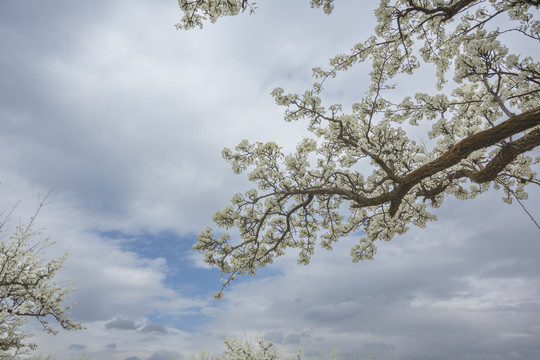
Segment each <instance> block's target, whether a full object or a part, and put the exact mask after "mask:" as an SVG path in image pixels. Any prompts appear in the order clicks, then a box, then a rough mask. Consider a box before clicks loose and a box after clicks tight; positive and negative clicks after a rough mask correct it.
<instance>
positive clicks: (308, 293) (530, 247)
mask: <svg viewBox="0 0 540 360" xmlns="http://www.w3.org/2000/svg"><path fill="white" fill-rule="evenodd" d="M367 3H368V2H361V1H345V2H343V1H337V2H336V10H335V12H334V14H333V15H331V16H326V15H324V14H323V13H322V11H321V10H316V9H310V7H309V1H307V0H303V1H294V2H293V1H287V0H272V1H261V3H260V4H259V6H260V7H259V9H258V10H257V13H256V15H254V16H247V15H243V16H239V17H236V18H230V19H222V20H220V21H219V22H218V23H216V24H213V25H209V26H207V27H206V28H205V29H204V30H202V31H198V30H194V31H189V32H183V31H176V30H175V28H174V24H176V23H177V22H178V21H179V18H180V16H181V14H180V10H179V9H178V6H177V4H176V1H175V0H169V1H165V0H154V1H143V0H130V1H128V0H118V1H114V2H112V1H106V0H96V1H92V2H89V1H77V2H75V1H70V0H51V1H47V2H43V1H29V0H18V1H3V2H0V49H1V50H0V76H1V79H2V81H0V124H1V129H2V130H1V132H0V144H1V147H0V149H1V150H2V155H1V156H0V197H1V199H2V204H1V208H11V207H12V206H13V205H14V204H16V203H17V202H18V201H19V200H20V201H21V202H20V204H19V206H18V207H17V210H16V214H15V216H14V219H15V220H18V219H19V218H20V219H26V218H28V217H29V216H30V215H31V214H32V213H33V211H34V210H35V208H36V206H37V201H38V194H40V195H41V197H43V196H44V195H45V194H47V193H48V192H49V191H50V190H51V189H53V188H54V191H53V193H52V194H51V196H50V200H52V203H51V204H49V205H48V206H46V207H45V208H44V209H43V211H42V212H41V213H40V215H39V218H38V224H37V225H38V227H46V232H47V234H48V235H50V236H51V237H52V238H53V239H55V240H56V241H57V244H56V245H55V246H54V248H51V249H50V255H59V254H63V253H65V252H67V253H69V258H68V260H67V261H66V269H65V271H64V272H63V273H62V277H63V278H71V279H73V280H74V281H75V282H76V287H77V289H78V290H77V292H75V293H73V294H72V296H71V298H70V300H71V301H72V302H77V303H78V306H77V307H76V308H75V309H74V311H73V313H72V314H73V316H74V317H75V318H76V319H77V320H79V321H84V323H85V326H86V330H83V331H78V332H65V331H61V332H60V333H59V334H58V335H57V336H52V335H47V334H44V333H42V332H41V330H40V328H39V326H38V325H37V324H32V325H31V329H32V330H33V331H35V332H36V336H35V337H34V340H35V341H36V342H37V343H38V344H39V347H40V352H42V353H45V354H54V355H55V357H56V359H57V360H67V359H71V358H72V357H73V356H74V355H75V354H78V353H79V352H81V351H84V352H86V353H87V354H88V355H89V356H90V357H91V358H92V359H95V360H100V359H103V360H127V359H129V360H150V359H151V360H157V359H169V358H170V357H173V358H181V357H182V356H187V355H189V354H192V353H196V352H199V351H200V350H202V349H203V348H205V349H207V350H209V351H212V352H213V351H215V352H218V351H221V350H222V349H223V345H222V344H223V338H224V337H225V336H230V335H233V336H239V337H243V336H244V335H245V336H247V337H248V338H254V337H256V336H258V335H263V336H265V337H266V338H267V339H270V340H275V341H277V342H278V343H280V344H284V345H283V349H282V350H283V351H284V352H290V353H295V352H296V351H297V350H298V347H299V346H302V348H303V349H304V351H305V352H306V353H307V354H315V355H318V354H319V352H321V351H322V352H325V353H328V352H329V351H330V349H331V348H336V349H337V350H338V351H339V352H340V354H341V356H342V358H343V359H350V358H351V354H354V355H355V356H357V358H358V357H366V358H367V356H368V355H369V354H370V353H372V352H376V353H377V354H378V356H379V358H382V359H386V358H389V359H392V360H413V359H415V360H422V359H426V360H427V359H443V360H457V359H464V360H465V359H467V360H473V359H478V360H480V359H482V360H485V359H492V360H498V359H516V360H517V359H534V358H539V357H540V345H539V344H540V342H539V341H538V339H540V327H539V326H538V324H540V275H539V274H540V265H539V264H540V263H539V262H538V260H537V256H538V254H539V253H540V232H539V231H538V229H537V228H536V227H535V225H534V224H533V223H532V221H531V220H530V219H529V217H528V215H527V214H526V213H525V212H524V211H523V209H522V208H521V207H520V206H519V204H514V205H511V206H509V205H506V204H504V203H503V202H502V201H501V197H502V194H501V193H498V192H492V193H488V194H484V195H483V196H480V197H479V198H478V199H475V200H472V201H466V202H462V201H458V200H454V199H448V200H447V202H446V203H445V204H444V206H443V207H442V208H441V209H439V210H438V211H437V212H436V214H437V215H438V217H439V220H438V221H437V222H432V223H430V224H428V226H427V227H426V229H416V228H413V229H411V231H410V232H409V233H407V234H406V235H404V236H401V237H398V238H396V239H394V240H392V241H391V242H389V243H383V244H379V246H378V248H379V250H378V253H377V256H376V259H375V260H374V261H370V262H362V263H358V264H353V263H352V262H351V258H350V255H349V251H350V248H351V247H352V245H353V244H354V243H355V241H357V240H356V239H355V238H352V237H351V238H349V239H343V240H342V241H341V242H340V243H339V244H338V245H337V246H336V247H335V249H334V251H332V252H327V251H325V250H322V249H317V250H316V254H315V256H314V258H313V260H312V262H311V264H310V265H309V266H299V265H297V264H296V257H295V255H296V254H294V253H290V254H287V255H286V256H284V257H283V258H281V259H279V260H277V261H276V262H275V263H274V264H273V265H272V266H271V267H269V268H268V269H265V270H264V271H261V273H260V274H259V276H257V277H255V278H251V279H242V280H240V281H238V282H237V283H236V284H234V285H232V286H230V288H229V289H227V291H226V293H225V298H224V299H223V300H222V301H220V302H216V301H215V300H214V299H213V297H212V294H213V293H214V292H216V291H217V290H219V285H220V283H219V273H218V272H217V271H216V270H215V269H214V270H209V269H208V268H207V267H206V266H204V265H202V262H201V258H200V257H198V256H195V255H194V254H193V252H192V251H191V246H192V245H193V243H194V242H195V240H196V234H197V232H199V231H201V230H202V229H204V228H205V227H206V226H211V225H212V223H211V217H212V214H213V212H215V211H216V210H219V209H221V208H222V207H224V206H225V205H226V204H227V202H228V200H229V199H230V197H231V196H232V195H233V194H234V193H236V192H240V191H244V190H246V189H248V188H249V187H250V184H249V183H248V181H247V180H246V179H245V177H243V176H238V175H235V174H233V173H232V171H231V170H230V169H229V167H228V166H227V164H226V163H225V162H224V161H223V160H222V158H221V150H222V148H223V147H234V146H235V145H236V144H237V143H238V142H240V141H241V140H242V139H244V138H248V139H251V140H254V141H255V140H258V141H268V140H272V141H276V142H278V143H280V145H283V146H284V147H285V150H290V149H292V148H293V147H294V146H295V145H296V143H297V142H298V141H299V140H300V139H301V138H302V136H304V135H305V134H306V131H305V124H303V123H292V124H291V123H285V122H283V120H282V111H283V109H281V108H279V107H277V106H276V105H275V104H274V102H273V99H272V98H271V96H270V95H269V94H270V92H271V90H272V89H273V88H274V87H276V86H281V87H283V88H285V89H286V90H288V91H303V90H305V89H307V88H309V87H310V84H311V82H312V78H311V68H313V67H315V66H321V65H325V64H326V63H327V59H328V58H330V57H332V56H333V55H335V54H336V53H339V52H344V51H347V49H349V48H350V47H351V46H352V45H353V44H354V43H355V42H358V41H360V40H362V39H364V38H365V37H367V36H368V35H369V34H370V32H371V31H372V28H373V25H374V16H373V14H372V12H371V9H367V7H368V6H367ZM374 5H375V2H373V4H370V5H369V6H374ZM362 70H365V68H362V67H359V68H358V69H356V70H355V71H352V72H351V75H350V76H344V77H338V78H337V79H336V80H335V81H334V82H333V83H331V84H329V86H328V88H327V92H326V94H327V97H328V99H329V102H341V103H344V104H350V103H351V102H352V101H354V100H355V99H357V98H358V97H359V96H361V94H362V92H363V91H364V90H365V81H366V75H365V72H364V73H363V72H362ZM420 84H422V83H421V82H415V84H414V85H415V86H420ZM411 86H412V84H411ZM536 155H538V151H536ZM529 195H530V200H529V201H527V202H525V205H526V206H527V209H528V211H529V212H530V213H531V214H532V215H534V216H535V217H536V218H537V219H538V218H540V201H538V199H539V198H540V191H539V190H538V189H531V191H530V192H529Z"/></svg>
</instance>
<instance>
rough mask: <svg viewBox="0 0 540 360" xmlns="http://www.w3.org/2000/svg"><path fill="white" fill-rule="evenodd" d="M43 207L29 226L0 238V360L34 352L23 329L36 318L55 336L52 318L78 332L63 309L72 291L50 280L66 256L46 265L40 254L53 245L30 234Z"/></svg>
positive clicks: (1, 227)
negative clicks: (51, 322)
mask: <svg viewBox="0 0 540 360" xmlns="http://www.w3.org/2000/svg"><path fill="white" fill-rule="evenodd" d="M42 206H43V202H40V206H39V208H38V211H37V212H36V213H35V214H34V216H32V217H31V218H30V221H29V224H28V225H22V224H20V225H18V226H17V227H16V229H15V232H14V233H13V234H12V235H10V236H9V237H7V236H2V237H0V359H13V358H15V357H17V356H18V355H20V354H24V353H26V352H28V351H30V350H32V349H35V347H36V345H35V344H26V343H25V340H26V339H27V338H28V337H29V336H31V334H30V333H28V332H27V331H25V330H24V329H23V327H24V326H25V324H26V323H27V322H28V319H30V318H35V319H37V320H38V321H39V322H40V323H41V324H42V325H43V328H44V330H45V331H47V332H49V333H52V334H56V333H57V331H56V330H55V329H54V328H53V327H52V326H50V325H49V320H50V319H54V320H55V321H56V322H58V324H60V326H61V327H62V328H64V329H66V330H73V329H81V325H80V324H79V323H75V322H74V321H73V320H71V319H69V318H68V312H69V310H70V309H71V306H63V305H62V303H63V302H64V297H65V296H66V294H68V293H70V292H71V291H73V289H72V288H71V286H70V284H69V283H66V282H55V281H54V280H53V279H54V278H55V276H56V275H57V272H58V271H59V270H60V269H61V268H62V263H63V261H64V260H65V258H66V256H65V255H64V256H62V257H60V258H58V259H52V260H50V261H47V262H45V261H44V260H43V259H42V258H41V257H40V256H39V254H40V253H41V252H43V250H44V249H45V248H47V247H48V246H50V245H51V244H52V242H51V241H50V240H49V238H40V239H39V240H37V241H36V240H33V239H34V238H36V237H40V236H41V234H40V233H37V232H34V231H32V229H31V227H32V225H33V222H34V219H35V217H36V215H37V213H38V212H39V209H41V207H42ZM8 220H9V214H8V215H7V216H6V217H5V218H4V219H3V220H2V221H1V222H0V235H2V234H1V233H2V231H5V230H6V226H7V223H8Z"/></svg>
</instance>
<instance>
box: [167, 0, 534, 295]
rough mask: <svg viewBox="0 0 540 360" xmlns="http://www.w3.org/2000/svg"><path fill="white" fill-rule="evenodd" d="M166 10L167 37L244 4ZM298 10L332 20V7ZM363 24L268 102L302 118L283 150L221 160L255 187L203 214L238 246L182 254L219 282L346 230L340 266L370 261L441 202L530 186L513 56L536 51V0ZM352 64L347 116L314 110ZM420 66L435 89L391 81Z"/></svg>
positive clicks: (214, 1) (527, 126)
mask: <svg viewBox="0 0 540 360" xmlns="http://www.w3.org/2000/svg"><path fill="white" fill-rule="evenodd" d="M179 4H180V8H181V10H182V11H183V12H184V17H183V18H182V20H181V23H179V24H178V25H177V28H185V29H188V28H192V27H195V26H200V27H202V25H203V21H204V20H210V21H211V22H214V21H216V20H217V19H218V18H220V17H222V16H227V15H237V14H239V13H240V12H241V11H243V10H245V9H248V8H249V9H250V10H253V7H254V3H250V2H249V1H246V0H242V1H239V0H238V1H237V0H196V1H189V0H179ZM311 5H312V7H323V9H324V11H325V12H326V13H328V14H330V13H331V12H332V10H333V0H311ZM375 15H376V17H377V20H378V23H377V26H376V28H375V30H374V34H373V35H372V36H370V37H368V38H367V39H365V41H363V42H360V43H358V44H356V45H354V46H353V47H352V49H351V50H350V51H349V52H348V53H345V54H340V55H337V56H335V57H334V58H332V59H331V60H330V65H329V66H328V67H327V68H324V69H323V68H315V69H313V74H314V77H315V79H316V82H315V83H314V85H313V87H312V88H311V89H309V90H307V91H306V92H304V93H303V94H290V93H286V92H285V91H284V90H283V89H281V88H277V89H275V90H274V91H273V92H272V95H273V97H274V98H275V101H276V103H277V104H279V105H282V106H285V107H286V111H285V120H286V121H296V120H304V121H306V122H307V124H308V125H307V126H308V129H309V131H310V132H311V133H312V136H311V137H309V138H305V139H303V140H302V141H301V142H300V143H299V144H298V146H297V150H296V152H295V153H292V154H289V155H285V154H283V153H282V152H281V149H280V147H279V146H278V145H277V144H275V143H272V142H269V143H264V144H263V143H250V142H248V141H247V140H244V141H242V142H241V143H240V144H239V145H238V146H237V147H236V149H235V150H234V151H232V150H229V149H224V150H223V157H224V158H225V159H226V160H227V161H228V162H230V163H231V165H232V169H233V170H234V171H235V172H236V173H240V172H243V171H246V170H248V169H249V170H248V171H249V179H250V180H251V181H253V182H255V183H256V184H257V187H258V189H252V190H249V191H247V192H246V193H244V194H236V195H234V197H233V198H232V203H231V205H230V206H227V207H226V208H225V209H224V210H222V211H220V212H217V213H216V214H215V215H214V218H213V219H214V221H215V223H216V224H217V225H219V226H220V227H223V228H225V229H229V228H232V227H235V228H237V229H238V230H239V231H240V239H239V240H238V241H236V240H235V241H231V239H230V236H229V235H228V234H227V233H221V234H220V235H217V236H216V235H214V234H213V232H212V230H211V229H210V228H207V229H206V230H204V231H202V232H201V233H200V234H199V235H198V239H197V243H196V244H195V245H194V249H195V250H197V251H199V252H200V253H203V254H204V255H205V261H206V262H207V263H209V264H212V265H217V266H219V268H220V269H221V272H222V273H223V274H225V278H224V279H223V280H222V281H223V283H224V285H223V286H225V285H227V284H229V283H230V281H231V280H233V279H235V277H236V275H238V274H245V273H247V274H250V275H253V274H255V273H256V271H257V269H258V268H261V267H264V266H265V265H267V264H270V263H271V262H272V261H273V259H274V258H275V257H276V256H280V255H283V254H284V252H285V250H286V249H287V248H298V249H299V258H298V262H299V263H302V264H307V263H308V262H309V260H310V257H311V255H312V254H313V251H314V248H315V246H316V243H317V242H318V243H319V244H320V246H322V247H323V248H326V249H331V248H332V245H333V244H334V243H335V242H336V241H337V240H338V239H340V238H342V237H345V236H348V235H350V234H356V232H358V231H361V235H359V237H360V239H359V243H358V244H356V245H355V246H354V247H353V248H352V250H351V255H352V258H353V261H359V260H363V259H372V258H373V256H374V255H375V252H376V246H375V241H376V240H390V239H392V238H393V237H394V236H395V235H397V234H403V233H405V232H406V231H407V229H408V227H409V225H410V224H414V225H416V226H419V227H423V226H425V224H426V222H427V221H428V220H433V219H435V216H434V215H433V214H431V213H430V212H429V208H430V207H439V206H440V205H441V204H442V202H443V200H444V198H445V196H446V195H453V196H455V197H457V198H459V199H471V198H474V197H475V196H477V195H478V194H480V193H483V192H485V191H487V190H488V189H489V188H490V187H493V188H494V189H500V188H502V190H503V191H504V193H505V195H504V198H503V199H504V200H505V201H506V202H508V203H510V202H512V199H513V198H514V199H517V200H518V201H520V200H524V199H526V198H527V193H526V191H525V188H526V187H527V186H530V185H540V180H539V179H538V178H537V175H536V173H535V172H534V171H533V169H532V165H534V164H537V163H538V162H539V161H540V158H536V159H533V157H532V156H531V155H532V154H531V151H532V150H533V149H535V148H536V147H537V146H538V145H540V126H539V125H540V62H538V57H536V60H535V58H534V54H528V53H527V51H528V50H531V51H533V52H534V51H535V49H536V51H537V50H538V46H539V41H540V21H539V19H540V16H539V15H540V1H538V0H510V1H509V0H397V1H396V0H381V1H380V4H379V6H378V7H377V9H376V10H375ZM518 45H519V48H517V47H518ZM512 47H513V48H514V49H511V48H512ZM536 55H538V54H536ZM363 62H370V63H371V72H370V74H369V75H370V78H371V83H370V84H369V87H368V89H367V91H366V92H365V94H364V96H363V97H362V98H360V99H358V101H357V102H356V103H354V104H353V105H352V109H350V110H348V111H346V110H344V109H343V107H342V106H341V105H339V104H330V105H327V104H324V101H323V99H322V94H323V87H324V84H325V82H327V81H329V80H330V79H332V78H334V77H335V76H337V75H338V74H339V73H342V72H345V71H347V70H349V69H350V68H351V67H353V66H354V65H356V64H358V63H363ZM427 64H429V65H430V68H433V69H434V74H433V83H434V87H436V89H437V90H436V91H433V92H431V93H416V94H415V93H412V94H411V93H410V89H408V87H411V86H410V85H406V84H404V83H403V79H406V77H407V76H408V77H411V76H412V77H414V76H418V72H419V71H418V69H419V68H420V67H422V66H423V67H424V68H425V67H426V65H427ZM450 74H453V78H452V79H451V80H452V81H449V78H450ZM422 76H425V73H423V74H422ZM408 80H409V81H407V83H408V84H411V81H410V80H411V79H410V78H409V79H408ZM407 91H408V92H409V95H407V96H404V97H403V96H401V97H400V95H401V94H403V93H407ZM414 127H417V130H415V131H414V132H411V131H406V130H405V129H413V128H414ZM421 132H423V133H424V134H425V135H424V136H420V137H418V136H416V137H415V136H413V133H414V134H418V133H421ZM533 220H534V219H533ZM220 295H221V292H220V293H218V296H220Z"/></svg>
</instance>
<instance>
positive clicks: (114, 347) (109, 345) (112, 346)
mask: <svg viewBox="0 0 540 360" xmlns="http://www.w3.org/2000/svg"><path fill="white" fill-rule="evenodd" d="M116 346H117V345H116V343H112V344H107V345H105V347H106V348H107V349H110V350H115V349H116Z"/></svg>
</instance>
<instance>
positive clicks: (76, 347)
mask: <svg viewBox="0 0 540 360" xmlns="http://www.w3.org/2000/svg"><path fill="white" fill-rule="evenodd" d="M85 349H86V345H81V344H71V345H69V347H68V350H75V351H83V350H85Z"/></svg>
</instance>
